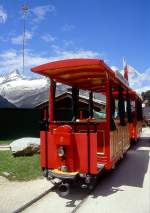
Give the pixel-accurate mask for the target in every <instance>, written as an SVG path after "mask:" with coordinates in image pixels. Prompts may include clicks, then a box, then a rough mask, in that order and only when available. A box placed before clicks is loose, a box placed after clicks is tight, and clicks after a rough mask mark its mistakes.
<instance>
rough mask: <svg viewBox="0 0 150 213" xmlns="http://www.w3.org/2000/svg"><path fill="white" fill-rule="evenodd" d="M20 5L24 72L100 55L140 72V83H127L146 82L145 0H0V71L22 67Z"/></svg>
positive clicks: (149, 24) (149, 45)
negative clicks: (53, 62) (25, 10)
mask: <svg viewBox="0 0 150 213" xmlns="http://www.w3.org/2000/svg"><path fill="white" fill-rule="evenodd" d="M24 3H25V4H28V7H29V11H28V14H27V17H26V44H25V73H26V74H30V71H29V70H30V68H31V67H33V66H35V65H38V64H41V63H46V62H48V61H51V60H58V59H61V58H73V57H76V58H77V57H90V58H95V57H96V58H101V59H104V60H105V61H106V63H107V64H108V65H109V66H116V67H117V68H118V69H121V68H122V59H123V57H125V59H126V60H127V62H128V63H129V64H130V65H132V66H133V67H135V68H136V69H137V70H139V72H141V73H143V81H142V83H139V84H138V85H137V82H138V81H139V80H140V79H141V77H139V76H138V78H137V79H136V81H135V79H131V81H132V80H133V81H132V82H131V84H133V86H135V87H136V86H137V87H139V86H140V87H146V86H148V85H150V77H149V76H150V60H149V58H150V54H149V50H150V42H149V38H150V13H149V11H150V1H149V0H124V1H123V0H72V1H71V0H26V1H25V0H0V73H4V72H7V71H10V70H12V69H15V68H18V69H19V70H20V71H22V57H21V53H22V31H23V18H22V12H21V7H22V5H23V4H24ZM147 77H149V79H148V78H147ZM134 78H135V76H134ZM145 79H146V80H147V81H145ZM135 82H136V83H135Z"/></svg>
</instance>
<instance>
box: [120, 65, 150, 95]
mask: <svg viewBox="0 0 150 213" xmlns="http://www.w3.org/2000/svg"><path fill="white" fill-rule="evenodd" d="M121 73H122V74H123V73H124V71H123V70H122V71H121ZM128 77H129V84H130V87H131V88H133V89H135V90H136V91H137V92H142V91H146V90H150V69H147V70H146V71H144V72H139V71H138V70H137V69H135V68H134V67H132V66H131V65H128Z"/></svg>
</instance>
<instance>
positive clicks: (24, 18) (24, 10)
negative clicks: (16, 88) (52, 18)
mask: <svg viewBox="0 0 150 213" xmlns="http://www.w3.org/2000/svg"><path fill="white" fill-rule="evenodd" d="M22 12H23V41H22V72H23V74H24V67H25V36H26V15H27V12H28V6H27V5H23V6H22Z"/></svg>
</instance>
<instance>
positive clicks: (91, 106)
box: [89, 91, 93, 118]
mask: <svg viewBox="0 0 150 213" xmlns="http://www.w3.org/2000/svg"><path fill="white" fill-rule="evenodd" d="M89 118H93V92H92V91H90V93H89Z"/></svg>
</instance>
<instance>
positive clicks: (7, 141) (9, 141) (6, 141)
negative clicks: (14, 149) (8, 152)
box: [0, 140, 12, 145]
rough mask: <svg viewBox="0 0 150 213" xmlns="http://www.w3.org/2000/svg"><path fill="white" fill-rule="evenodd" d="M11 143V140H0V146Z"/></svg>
mask: <svg viewBox="0 0 150 213" xmlns="http://www.w3.org/2000/svg"><path fill="white" fill-rule="evenodd" d="M11 142H12V140H0V145H1V144H6V145H7V144H10V143H11Z"/></svg>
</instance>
